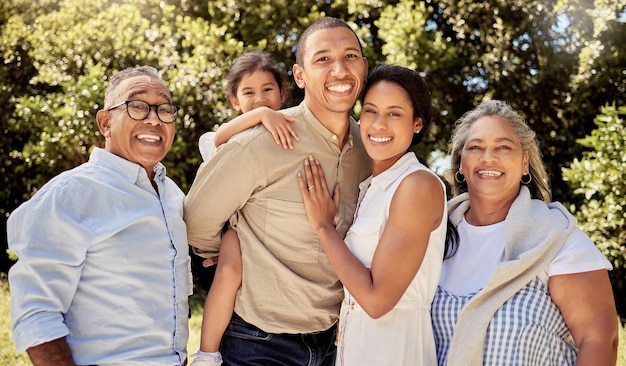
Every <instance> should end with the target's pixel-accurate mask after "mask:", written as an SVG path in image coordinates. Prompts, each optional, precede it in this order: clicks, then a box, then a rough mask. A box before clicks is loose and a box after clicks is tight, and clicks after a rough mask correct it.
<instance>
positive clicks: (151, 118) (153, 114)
mask: <svg viewBox="0 0 626 366" xmlns="http://www.w3.org/2000/svg"><path fill="white" fill-rule="evenodd" d="M149 108H150V110H149V111H148V116H146V118H145V119H144V120H143V123H148V124H151V125H153V126H158V125H160V124H161V123H162V122H161V120H160V119H159V116H158V115H157V107H156V106H150V107H149Z"/></svg>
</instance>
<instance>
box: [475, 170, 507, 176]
mask: <svg viewBox="0 0 626 366" xmlns="http://www.w3.org/2000/svg"><path fill="white" fill-rule="evenodd" d="M478 174H480V175H486V176H489V177H499V176H501V175H502V173H501V172H496V171H493V170H481V171H479V172H478Z"/></svg>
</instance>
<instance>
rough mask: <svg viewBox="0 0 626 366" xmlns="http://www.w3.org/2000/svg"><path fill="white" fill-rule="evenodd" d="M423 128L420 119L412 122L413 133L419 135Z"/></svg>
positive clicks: (422, 122)
mask: <svg viewBox="0 0 626 366" xmlns="http://www.w3.org/2000/svg"><path fill="white" fill-rule="evenodd" d="M423 126H424V121H423V120H422V117H417V118H415V119H414V120H413V133H419V132H420V131H421V130H422V128H423Z"/></svg>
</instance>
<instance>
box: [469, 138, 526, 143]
mask: <svg viewBox="0 0 626 366" xmlns="http://www.w3.org/2000/svg"><path fill="white" fill-rule="evenodd" d="M483 141H484V139H482V138H473V139H467V141H466V142H465V143H466V144H467V143H469V142H483ZM502 141H508V142H510V143H512V144H514V145H515V140H513V139H512V138H510V137H497V138H496V142H502Z"/></svg>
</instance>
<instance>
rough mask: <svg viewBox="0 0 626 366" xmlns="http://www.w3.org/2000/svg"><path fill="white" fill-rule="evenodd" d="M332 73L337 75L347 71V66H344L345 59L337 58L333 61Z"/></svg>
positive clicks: (344, 73)
mask: <svg viewBox="0 0 626 366" xmlns="http://www.w3.org/2000/svg"><path fill="white" fill-rule="evenodd" d="M332 73H333V75H336V76H339V77H341V76H344V75H346V74H347V73H348V68H347V67H346V64H345V60H344V59H343V58H339V59H337V60H336V61H335V62H334V63H333V68H332Z"/></svg>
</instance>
